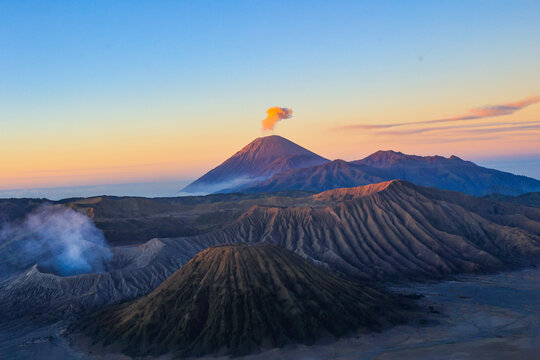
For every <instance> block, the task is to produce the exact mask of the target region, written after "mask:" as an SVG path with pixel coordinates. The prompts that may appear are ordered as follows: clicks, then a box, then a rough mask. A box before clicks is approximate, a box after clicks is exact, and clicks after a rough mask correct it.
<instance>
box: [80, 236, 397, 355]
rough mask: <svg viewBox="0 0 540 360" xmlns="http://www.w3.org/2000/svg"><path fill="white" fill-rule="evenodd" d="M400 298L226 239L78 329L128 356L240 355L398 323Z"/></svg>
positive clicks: (274, 250) (277, 251) (275, 250)
mask: <svg viewBox="0 0 540 360" xmlns="http://www.w3.org/2000/svg"><path fill="white" fill-rule="evenodd" d="M400 301H401V300H400ZM400 301H398V299H397V297H395V296H391V295H389V294H387V293H385V292H383V291H381V290H375V289H373V288H370V287H367V286H362V285H358V284H354V283H350V282H348V281H346V280H343V279H340V278H337V277H335V276H333V275H331V274H329V273H327V272H326V271H324V270H322V269H320V268H319V267H317V266H315V265H312V264H311V263H310V262H308V261H306V260H304V259H303V258H301V257H300V256H298V255H296V254H294V253H292V252H290V251H288V250H285V249H283V248H281V247H277V246H273V245H268V244H266V245H256V246H248V245H228V246H218V247H212V248H209V249H207V250H204V251H202V252H201V253H199V254H198V255H197V256H195V257H194V258H193V259H192V260H191V261H190V262H189V263H187V264H186V265H184V266H183V267H182V268H181V269H180V270H178V271H177V272H176V273H174V274H173V275H172V276H170V277H169V278H168V279H167V280H165V281H164V282H163V284H161V285H160V286H159V287H158V288H157V289H156V290H154V291H153V292H152V293H150V294H149V295H147V296H145V297H143V298H141V299H139V300H137V301H134V302H132V303H127V304H123V305H118V306H112V307H109V308H107V309H105V310H104V311H102V312H100V313H97V314H95V315H92V316H90V317H89V318H87V319H85V320H83V321H82V322H81V323H80V325H79V327H80V328H81V329H82V331H83V332H84V333H85V334H87V335H88V336H91V337H92V338H93V339H94V340H95V341H98V342H100V343H102V345H105V346H107V345H110V344H114V345H115V347H116V348H120V349H121V350H122V352H125V353H127V354H130V355H147V354H151V355H160V354H164V353H167V352H170V351H172V352H174V353H176V354H177V355H203V354H207V353H214V352H221V353H229V354H234V355H241V354H246V353H248V352H252V351H254V350H259V349H260V348H261V347H273V346H281V345H284V344H286V343H288V342H300V343H305V344H311V343H313V342H314V341H315V340H316V339H317V338H318V337H320V336H321V335H325V334H331V335H333V336H342V335H345V334H347V333H349V332H351V331H353V330H356V329H358V328H361V327H362V328H366V329H376V328H380V327H381V326H383V325H385V324H388V323H396V322H401V321H402V320H403V316H402V315H399V313H400V308H401V307H403V305H401V304H400Z"/></svg>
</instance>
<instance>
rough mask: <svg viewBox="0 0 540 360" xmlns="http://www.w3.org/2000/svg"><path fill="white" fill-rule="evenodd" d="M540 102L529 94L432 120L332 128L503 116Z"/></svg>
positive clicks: (355, 127) (360, 126)
mask: <svg viewBox="0 0 540 360" xmlns="http://www.w3.org/2000/svg"><path fill="white" fill-rule="evenodd" d="M538 102H540V96H531V97H528V98H525V99H523V100H519V101H514V102H509V103H505V104H499V105H488V106H482V107H478V108H473V109H470V110H469V111H468V113H466V114H463V115H460V116H455V117H448V118H441V119H433V120H423V121H411V122H400V123H393V124H357V125H345V126H339V127H336V128H334V129H335V130H374V129H375V130H376V129H387V128H393V127H399V126H407V125H426V124H439V123H450V122H454V121H467V120H480V119H485V118H491V117H496V116H505V115H511V114H513V113H515V112H516V111H519V110H521V109H523V108H526V107H527V106H530V105H533V104H536V103H538Z"/></svg>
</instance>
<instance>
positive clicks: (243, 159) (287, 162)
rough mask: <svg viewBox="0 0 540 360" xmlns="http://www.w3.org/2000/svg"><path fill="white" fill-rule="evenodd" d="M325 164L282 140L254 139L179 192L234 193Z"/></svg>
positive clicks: (274, 138) (280, 138)
mask: <svg viewBox="0 0 540 360" xmlns="http://www.w3.org/2000/svg"><path fill="white" fill-rule="evenodd" d="M328 161H329V160H327V159H325V158H323V157H322V156H319V155H317V154H315V153H313V152H311V151H309V150H307V149H305V148H303V147H302V146H300V145H297V144H295V143H294V142H292V141H290V140H288V139H285V138H284V137H282V136H279V135H270V136H264V137H258V138H256V139H255V140H253V141H252V142H250V143H249V144H247V145H246V146H244V147H243V148H242V149H241V150H240V151H237V152H236V153H235V154H234V155H233V156H231V157H230V158H229V159H227V160H225V161H224V162H223V163H222V164H221V165H219V166H218V167H216V168H214V169H212V170H210V171H209V172H208V173H206V174H205V175H203V176H202V177H200V178H199V179H197V180H196V181H194V182H193V183H191V184H190V185H188V186H187V187H186V188H184V189H183V190H182V191H183V192H187V193H192V194H196V193H213V192H220V191H229V190H234V189H235V188H237V187H241V186H244V185H245V184H247V183H250V182H254V181H258V180H264V179H267V178H269V177H270V176H272V175H274V174H277V173H280V172H282V171H284V170H288V169H296V168H302V167H309V166H315V165H321V164H324V163H326V162H328Z"/></svg>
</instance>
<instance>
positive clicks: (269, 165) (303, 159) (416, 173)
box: [182, 135, 540, 196]
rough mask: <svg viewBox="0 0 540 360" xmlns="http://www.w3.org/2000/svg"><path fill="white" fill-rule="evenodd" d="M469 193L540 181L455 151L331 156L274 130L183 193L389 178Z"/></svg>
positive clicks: (519, 189) (506, 190) (323, 186)
mask: <svg viewBox="0 0 540 360" xmlns="http://www.w3.org/2000/svg"><path fill="white" fill-rule="evenodd" d="M396 179H401V180H407V181H410V182H412V183H414V184H416V185H421V186H428V187H436V188H439V189H444V190H452V191H459V192H462V193H465V194H469V195H476V196H481V195H488V194H493V193H499V194H504V195H519V194H523V193H527V192H531V191H540V181H538V180H536V179H533V178H529V177H526V176H519V175H514V174H510V173H507V172H503V171H498V170H493V169H488V168H485V167H481V166H478V165H476V164H474V163H473V162H470V161H466V160H462V159H460V158H459V157H457V156H454V155H452V156H450V157H448V158H446V157H443V156H417V155H407V154H403V153H401V152H397V151H392V150H387V151H377V152H375V153H373V154H372V155H370V156H368V157H366V158H364V159H361V160H356V161H350V162H347V161H344V160H334V161H330V160H328V159H325V158H323V157H321V156H319V155H317V154H314V153H313V152H311V151H309V150H306V149H304V148H303V147H301V146H298V145H296V144H295V143H293V142H291V141H289V140H287V139H285V138H283V137H281V136H277V135H272V136H267V137H261V138H257V139H255V140H254V141H252V142H251V143H250V144H249V145H247V146H246V147H244V148H243V149H242V150H240V151H238V152H237V153H236V154H234V155H233V156H232V157H231V158H229V159H228V160H226V161H225V162H224V163H223V164H221V165H219V166H218V167H216V168H215V169H213V170H211V171H209V172H208V173H207V174H205V175H204V176H202V177H201V178H199V179H198V180H196V181H195V182H193V183H192V184H190V185H188V186H187V187H186V188H185V189H183V190H182V192H185V193H188V194H208V193H227V192H246V193H266V192H277V191H283V190H304V191H315V192H320V191H325V190H331V189H337V188H341V187H354V186H362V185H367V184H372V183H377V182H382V181H388V180H396Z"/></svg>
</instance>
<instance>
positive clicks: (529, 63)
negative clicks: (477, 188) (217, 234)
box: [0, 0, 540, 196]
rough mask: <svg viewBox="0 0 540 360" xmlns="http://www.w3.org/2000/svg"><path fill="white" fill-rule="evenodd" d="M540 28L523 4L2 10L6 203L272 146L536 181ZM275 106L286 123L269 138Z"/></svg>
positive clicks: (0, 85) (0, 95) (156, 178)
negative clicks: (478, 167)
mask: <svg viewBox="0 0 540 360" xmlns="http://www.w3.org/2000/svg"><path fill="white" fill-rule="evenodd" d="M539 18H540V1H532V0H529V1H519V0H517V1H497V0H489V1H476V0H474V1H294V2H291V1H204V0H203V1H137V2H127V1H114V2H111V1H76V2H75V1H46V2H45V1H24V0H18V1H2V2H0V169H1V171H0V196H1V195H2V191H3V192H4V194H9V191H11V190H12V189H23V190H24V189H35V188H39V189H42V188H51V187H69V188H73V187H86V188H87V189H88V188H95V187H96V186H98V188H99V186H102V185H103V184H118V185H116V186H119V184H126V183H137V184H154V183H159V182H163V183H167V184H170V183H171V182H173V183H174V182H175V181H178V182H179V184H180V183H182V182H185V181H187V180H189V179H194V178H196V177H198V176H200V175H202V174H203V173H205V172H206V171H208V170H209V169H211V168H213V167H215V166H217V165H218V164H220V163H221V162H222V161H223V160H225V159H226V158H227V157H229V156H231V155H232V154H234V153H235V152H236V151H237V150H239V149H240V148H242V147H243V146H244V145H246V144H247V143H249V142H250V141H252V140H253V139H254V138H256V137H259V136H264V135H269V134H279V135H282V136H284V137H287V138H289V139H290V140H292V141H294V142H296V143H298V144H300V145H302V146H304V147H306V148H308V149H310V150H312V151H314V152H316V153H318V154H320V155H322V156H324V157H327V158H331V159H337V158H341V159H345V160H354V159H360V158H363V157H365V156H367V155H369V154H371V153H373V152H375V151H377V150H381V149H382V150H389V149H392V150H396V151H402V152H405V153H410V154H418V155H434V154H438V155H444V156H449V155H452V154H455V155H457V156H459V157H461V158H465V159H468V160H473V161H477V162H478V163H480V164H492V165H494V166H497V167H498V168H500V169H502V170H510V169H511V171H512V172H515V173H519V174H524V175H529V176H535V177H537V178H538V177H540V173H539V170H538V169H539V168H540V166H539V161H540V160H539V159H540V98H538V96H540V71H539V70H538V64H540V45H539V42H538V39H539V36H540V21H539ZM272 107H281V108H283V109H292V116H290V117H289V118H284V119H283V120H281V121H279V122H277V123H276V124H275V126H274V129H273V130H263V129H262V126H261V121H262V120H263V119H265V117H266V116H267V113H266V111H267V110H268V109H269V108H272ZM520 164H522V165H520ZM531 164H535V165H532V166H531Z"/></svg>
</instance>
